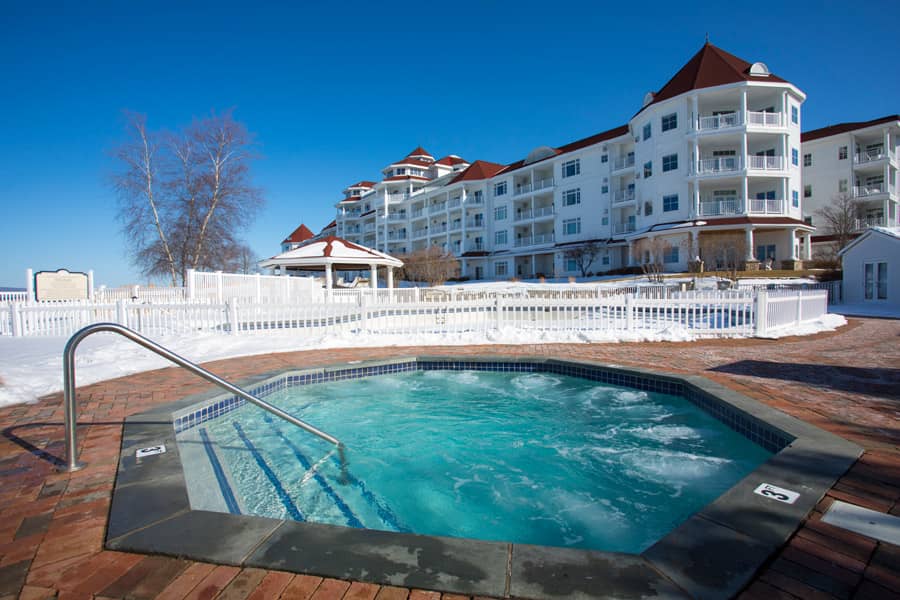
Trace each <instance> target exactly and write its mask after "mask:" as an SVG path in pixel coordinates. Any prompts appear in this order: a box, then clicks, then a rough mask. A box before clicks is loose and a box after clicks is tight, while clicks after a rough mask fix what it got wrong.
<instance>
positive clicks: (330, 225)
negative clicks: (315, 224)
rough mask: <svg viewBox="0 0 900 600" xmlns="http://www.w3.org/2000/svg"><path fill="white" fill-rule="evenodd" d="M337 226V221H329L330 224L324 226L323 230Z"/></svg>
mask: <svg viewBox="0 0 900 600" xmlns="http://www.w3.org/2000/svg"><path fill="white" fill-rule="evenodd" d="M335 227H337V221H332V222H331V223H329V224H328V225H326V226H325V227H323V228H322V231H325V230H327V229H333V228H335Z"/></svg>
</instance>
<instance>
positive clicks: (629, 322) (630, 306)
mask: <svg viewBox="0 0 900 600" xmlns="http://www.w3.org/2000/svg"><path fill="white" fill-rule="evenodd" d="M625 329H627V330H628V331H634V294H625Z"/></svg>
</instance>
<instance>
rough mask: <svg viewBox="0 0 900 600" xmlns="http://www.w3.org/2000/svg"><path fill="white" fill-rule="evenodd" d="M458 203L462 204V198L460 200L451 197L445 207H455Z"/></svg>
mask: <svg viewBox="0 0 900 600" xmlns="http://www.w3.org/2000/svg"><path fill="white" fill-rule="evenodd" d="M460 204H462V200H461V199H460V198H452V199H451V200H450V201H449V202H448V203H447V208H456V207H457V206H459V205H460Z"/></svg>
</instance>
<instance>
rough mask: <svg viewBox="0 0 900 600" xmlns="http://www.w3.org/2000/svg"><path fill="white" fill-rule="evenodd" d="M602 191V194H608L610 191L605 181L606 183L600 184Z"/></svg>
mask: <svg viewBox="0 0 900 600" xmlns="http://www.w3.org/2000/svg"><path fill="white" fill-rule="evenodd" d="M600 193H601V194H608V193H609V186H608V185H606V184H605V183H604V184H603V185H601V186H600Z"/></svg>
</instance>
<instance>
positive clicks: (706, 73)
mask: <svg viewBox="0 0 900 600" xmlns="http://www.w3.org/2000/svg"><path fill="white" fill-rule="evenodd" d="M751 66H752V65H751V64H750V63H748V62H747V61H746V60H744V59H742V58H738V57H737V56H735V55H734V54H729V53H728V52H725V51H724V50H722V49H721V48H718V47H716V46H713V45H712V44H710V43H709V42H706V43H705V44H704V45H703V47H702V48H700V51H699V52H697V54H695V55H694V56H693V57H692V58H691V60H689V61H688V62H687V63H686V64H685V65H684V66H683V67H681V70H680V71H678V72H677V73H675V76H674V77H672V79H670V80H669V81H668V82H667V83H666V85H664V86H662V88H661V89H660V90H659V91H658V92H656V93H655V94H653V101H652V102H650V103H649V104H648V105H647V106H650V104H656V103H657V102H662V101H663V100H668V99H669V98H674V97H675V96H680V95H681V94H683V93H685V92H689V91H691V90H699V89H702V88H708V87H714V86H717V85H726V84H729V83H737V82H740V81H775V82H778V83H787V82H786V81H785V80H784V79H782V78H780V77H777V76H775V75H772V74H771V73H770V74H769V75H768V76H767V77H764V76H760V75H750V67H751ZM644 108H646V107H644ZM641 110H643V108H642V109H641ZM638 112H640V111H638Z"/></svg>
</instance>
